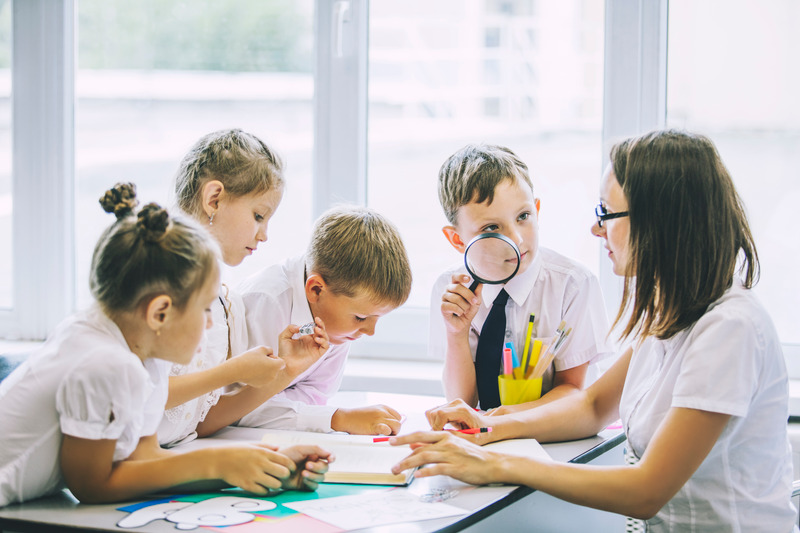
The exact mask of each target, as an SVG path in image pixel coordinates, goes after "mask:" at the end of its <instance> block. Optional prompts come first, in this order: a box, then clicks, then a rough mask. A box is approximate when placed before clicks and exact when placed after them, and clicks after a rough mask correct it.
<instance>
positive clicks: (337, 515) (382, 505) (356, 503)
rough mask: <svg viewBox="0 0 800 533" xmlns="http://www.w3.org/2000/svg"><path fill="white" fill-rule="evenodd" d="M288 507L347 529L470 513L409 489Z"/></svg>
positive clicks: (290, 504) (316, 501)
mask: <svg viewBox="0 0 800 533" xmlns="http://www.w3.org/2000/svg"><path fill="white" fill-rule="evenodd" d="M285 505H286V507H289V508H291V509H294V510H295V511H299V512H301V513H303V514H306V515H308V516H312V517H314V518H316V519H317V520H322V521H323V522H327V523H329V524H333V525H335V526H338V527H340V528H342V529H345V530H350V529H360V528H365V527H373V526H379V525H383V524H394V523H398V522H408V521H409V520H413V521H417V520H430V519H433V518H444V517H448V516H458V515H462V514H467V512H468V511H466V510H465V509H461V508H459V507H455V506H453V505H448V504H446V503H425V502H421V501H420V499H419V496H417V495H415V494H411V493H409V492H408V491H406V490H388V491H383V492H376V493H373V494H362V495H358V496H340V497H338V498H326V499H323V500H312V501H305V502H295V503H287V504H285Z"/></svg>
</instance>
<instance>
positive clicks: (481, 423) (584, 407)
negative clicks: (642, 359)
mask: <svg viewBox="0 0 800 533" xmlns="http://www.w3.org/2000/svg"><path fill="white" fill-rule="evenodd" d="M632 354H633V350H632V349H628V350H627V351H626V352H625V353H624V354H622V355H621V356H620V357H619V359H617V361H616V362H615V363H614V365H613V366H612V367H611V368H609V369H608V370H607V371H606V372H605V373H604V374H603V375H602V376H600V379H598V380H597V381H595V382H594V383H593V384H592V385H591V386H590V387H589V388H587V389H585V390H579V391H575V392H573V393H572V394H568V395H566V396H564V397H561V398H558V399H556V400H553V401H551V402H548V403H545V404H544V405H540V406H538V407H536V408H535V409H527V410H524V411H520V412H516V413H510V414H507V415H499V416H495V415H486V414H479V413H476V412H475V411H474V410H473V409H472V408H471V407H469V406H468V405H466V404H464V402H460V401H454V402H451V403H449V404H447V405H444V406H441V407H437V408H435V409H431V410H430V411H428V412H427V413H426V415H427V417H428V422H430V424H431V427H432V428H433V429H435V430H439V429H442V428H444V426H445V424H448V423H450V424H453V425H455V426H456V427H486V426H491V427H492V432H491V433H480V434H477V435H469V436H465V437H467V438H469V440H472V441H473V442H477V443H480V444H486V443H488V442H492V441H496V440H503V439H514V438H520V437H531V438H535V439H538V440H539V441H541V442H556V441H565V440H574V439H582V438H585V437H588V436H590V435H595V434H597V432H598V431H600V430H601V429H603V428H604V427H605V426H607V425H608V424H609V423H610V422H613V421H614V420H616V419H617V418H619V400H620V397H621V395H622V387H623V385H624V384H625V376H626V375H627V372H628V365H629V364H630V361H631V355H632Z"/></svg>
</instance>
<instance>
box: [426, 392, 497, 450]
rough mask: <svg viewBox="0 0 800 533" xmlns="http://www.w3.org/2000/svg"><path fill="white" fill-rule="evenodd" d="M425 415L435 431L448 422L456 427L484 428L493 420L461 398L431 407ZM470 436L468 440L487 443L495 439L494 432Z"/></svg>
mask: <svg viewBox="0 0 800 533" xmlns="http://www.w3.org/2000/svg"><path fill="white" fill-rule="evenodd" d="M425 416H426V417H427V418H428V423H429V424H430V425H431V429H433V430H435V431H439V430H442V429H444V427H445V426H446V425H447V424H450V425H451V426H453V427H454V428H456V429H468V428H482V427H487V426H491V425H492V423H491V422H492V421H491V420H488V417H487V416H486V415H485V414H481V413H479V412H478V411H476V410H475V409H473V408H472V407H470V406H469V404H467V403H466V402H465V401H464V400H461V399H458V400H453V401H452V402H449V403H446V404H444V405H440V406H439V407H434V408H433V409H429V410H427V411H425ZM455 435H456V436H457V437H465V438H466V437H467V435H465V434H463V433H457V432H456V433H455ZM468 437H469V438H468V440H471V441H473V442H478V443H479V444H487V443H489V442H492V441H494V440H495V439H494V438H493V435H492V433H479V434H476V435H469V436H468Z"/></svg>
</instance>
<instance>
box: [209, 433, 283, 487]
mask: <svg viewBox="0 0 800 533" xmlns="http://www.w3.org/2000/svg"><path fill="white" fill-rule="evenodd" d="M213 451H214V452H218V454H215V456H214V457H215V458H216V459H215V461H214V463H215V464H214V465H213V468H214V469H215V471H216V473H217V474H216V476H215V477H217V478H218V479H222V480H223V481H225V482H226V483H228V484H229V485H233V486H235V487H239V488H241V489H243V490H246V491H247V492H252V493H253V494H261V495H266V494H267V493H268V492H269V490H280V489H282V488H283V486H284V483H286V482H287V481H288V480H289V479H290V478H291V477H292V475H293V474H294V473H295V472H296V470H297V465H296V464H295V461H294V460H292V458H290V457H288V456H286V455H284V454H282V453H280V452H278V451H276V450H275V447H274V446H269V445H267V444H260V443H259V444H250V445H242V446H224V447H223V446H220V447H219V448H213Z"/></svg>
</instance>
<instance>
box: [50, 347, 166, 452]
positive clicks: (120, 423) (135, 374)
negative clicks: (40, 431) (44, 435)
mask: <svg viewBox="0 0 800 533" xmlns="http://www.w3.org/2000/svg"><path fill="white" fill-rule="evenodd" d="M86 363H87V364H82V365H81V366H79V367H76V368H74V369H73V370H72V372H70V374H69V375H68V376H66V378H65V379H64V380H63V381H62V382H61V385H60V386H59V388H58V390H57V392H56V410H57V411H58V414H59V419H60V425H61V432H62V433H64V434H65V435H70V436H73V437H78V438H82V439H89V440H100V439H111V440H117V439H119V438H120V436H121V435H122V432H123V431H124V430H125V428H126V427H127V426H128V425H129V424H130V423H131V421H132V420H133V419H134V417H135V416H137V415H138V414H139V413H141V403H142V402H143V401H144V400H145V399H146V398H147V396H148V395H149V392H150V390H149V387H148V380H147V375H146V371H145V370H144V368H143V367H141V365H139V368H135V367H133V366H132V365H128V366H126V367H125V368H119V367H118V366H112V365H109V364H108V363H107V361H105V362H104V361H103V360H102V358H101V357H100V358H98V357H90V358H88V361H86Z"/></svg>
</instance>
